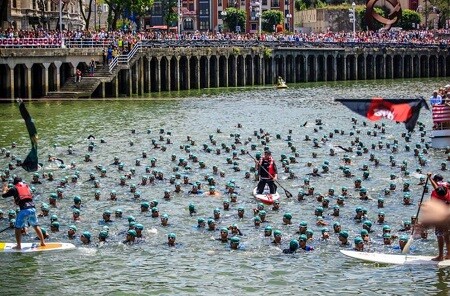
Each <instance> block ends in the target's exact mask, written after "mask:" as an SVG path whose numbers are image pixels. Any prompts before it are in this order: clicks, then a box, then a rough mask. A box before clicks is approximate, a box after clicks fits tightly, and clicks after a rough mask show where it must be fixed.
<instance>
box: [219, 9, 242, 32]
mask: <svg viewBox="0 0 450 296" xmlns="http://www.w3.org/2000/svg"><path fill="white" fill-rule="evenodd" d="M225 12H226V15H224V16H223V17H222V19H223V23H224V25H225V28H227V29H228V30H229V31H232V32H236V27H237V26H240V28H241V32H245V20H246V18H247V17H246V14H245V11H244V10H242V9H236V8H234V7H228V8H227V9H226V10H225Z"/></svg>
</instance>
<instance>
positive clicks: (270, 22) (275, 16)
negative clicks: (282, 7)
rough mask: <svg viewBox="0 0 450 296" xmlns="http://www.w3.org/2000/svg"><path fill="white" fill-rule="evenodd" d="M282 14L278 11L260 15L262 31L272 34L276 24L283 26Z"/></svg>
mask: <svg viewBox="0 0 450 296" xmlns="http://www.w3.org/2000/svg"><path fill="white" fill-rule="evenodd" d="M283 20H284V16H283V12H282V11H279V10H266V11H264V12H263V14H262V30H263V31H265V32H274V31H275V30H274V28H276V26H277V25H278V24H283Z"/></svg>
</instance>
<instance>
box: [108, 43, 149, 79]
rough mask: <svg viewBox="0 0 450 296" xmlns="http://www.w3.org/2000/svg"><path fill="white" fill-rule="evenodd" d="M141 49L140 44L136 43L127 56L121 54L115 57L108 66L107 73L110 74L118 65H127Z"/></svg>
mask: <svg viewBox="0 0 450 296" xmlns="http://www.w3.org/2000/svg"><path fill="white" fill-rule="evenodd" d="M141 48H142V43H141V42H137V43H136V44H135V45H134V46H133V48H132V49H131V51H130V52H129V53H128V54H121V55H118V56H116V57H115V58H114V59H113V60H112V61H111V63H110V64H109V73H112V71H113V70H114V68H115V67H116V66H117V65H118V64H128V63H129V62H130V61H131V59H132V58H134V56H135V55H136V53H137V52H138V51H141Z"/></svg>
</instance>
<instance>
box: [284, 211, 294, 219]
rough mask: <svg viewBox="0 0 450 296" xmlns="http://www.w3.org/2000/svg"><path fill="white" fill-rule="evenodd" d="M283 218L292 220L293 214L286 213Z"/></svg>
mask: <svg viewBox="0 0 450 296" xmlns="http://www.w3.org/2000/svg"><path fill="white" fill-rule="evenodd" d="M283 218H286V219H288V220H291V219H292V214H291V213H286V214H284V215H283Z"/></svg>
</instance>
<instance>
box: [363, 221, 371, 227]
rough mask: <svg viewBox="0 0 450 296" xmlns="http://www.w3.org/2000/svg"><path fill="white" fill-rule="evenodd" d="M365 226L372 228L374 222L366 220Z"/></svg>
mask: <svg viewBox="0 0 450 296" xmlns="http://www.w3.org/2000/svg"><path fill="white" fill-rule="evenodd" d="M363 225H366V226H368V227H372V221H369V220H366V221H364V222H363Z"/></svg>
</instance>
